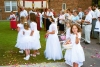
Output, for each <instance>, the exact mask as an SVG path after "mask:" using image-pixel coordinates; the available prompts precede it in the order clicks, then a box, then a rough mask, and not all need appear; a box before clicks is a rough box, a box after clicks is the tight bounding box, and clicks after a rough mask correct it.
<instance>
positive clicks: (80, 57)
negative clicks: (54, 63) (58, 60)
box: [65, 24, 85, 67]
mask: <svg viewBox="0 0 100 67" xmlns="http://www.w3.org/2000/svg"><path fill="white" fill-rule="evenodd" d="M80 39H81V28H80V27H79V26H78V25H77V24H73V25H72V26H71V36H70V42H69V41H67V44H72V49H69V50H66V53H65V63H66V64H68V65H70V66H73V67H81V66H82V65H83V62H84V61H85V56H84V51H83V48H82V46H81V45H80Z"/></svg>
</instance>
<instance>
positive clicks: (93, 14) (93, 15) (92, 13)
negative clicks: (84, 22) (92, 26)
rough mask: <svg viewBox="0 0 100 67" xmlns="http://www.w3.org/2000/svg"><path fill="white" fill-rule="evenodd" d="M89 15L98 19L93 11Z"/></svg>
mask: <svg viewBox="0 0 100 67" xmlns="http://www.w3.org/2000/svg"><path fill="white" fill-rule="evenodd" d="M89 13H90V14H91V15H92V18H96V16H95V13H94V11H93V10H91V11H90V12H89Z"/></svg>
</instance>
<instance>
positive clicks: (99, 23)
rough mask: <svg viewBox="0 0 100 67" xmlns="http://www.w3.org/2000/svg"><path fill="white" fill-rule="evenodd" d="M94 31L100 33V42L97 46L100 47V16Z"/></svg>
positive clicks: (99, 37) (99, 36)
mask: <svg viewBox="0 0 100 67" xmlns="http://www.w3.org/2000/svg"><path fill="white" fill-rule="evenodd" d="M94 31H95V32H96V33H99V35H98V34H97V36H98V39H99V41H98V43H97V44H99V45H100V16H99V17H98V20H97V22H96V25H95V29H94Z"/></svg>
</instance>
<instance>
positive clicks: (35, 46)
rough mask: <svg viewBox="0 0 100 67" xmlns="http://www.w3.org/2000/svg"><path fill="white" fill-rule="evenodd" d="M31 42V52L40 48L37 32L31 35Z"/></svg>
mask: <svg viewBox="0 0 100 67" xmlns="http://www.w3.org/2000/svg"><path fill="white" fill-rule="evenodd" d="M32 40H33V43H32V49H33V50H38V49H40V48H41V44H40V34H39V31H35V32H34V33H33V36H32Z"/></svg>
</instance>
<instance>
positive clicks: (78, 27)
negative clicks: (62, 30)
mask: <svg viewBox="0 0 100 67" xmlns="http://www.w3.org/2000/svg"><path fill="white" fill-rule="evenodd" d="M73 26H76V27H77V29H78V32H82V29H81V27H80V26H79V25H78V24H72V25H71V30H70V32H71V33H73V31H72V28H73Z"/></svg>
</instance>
